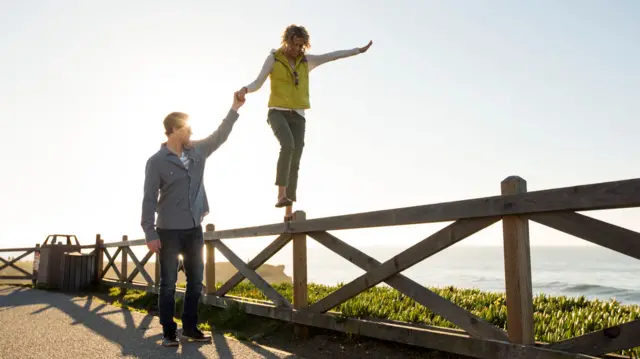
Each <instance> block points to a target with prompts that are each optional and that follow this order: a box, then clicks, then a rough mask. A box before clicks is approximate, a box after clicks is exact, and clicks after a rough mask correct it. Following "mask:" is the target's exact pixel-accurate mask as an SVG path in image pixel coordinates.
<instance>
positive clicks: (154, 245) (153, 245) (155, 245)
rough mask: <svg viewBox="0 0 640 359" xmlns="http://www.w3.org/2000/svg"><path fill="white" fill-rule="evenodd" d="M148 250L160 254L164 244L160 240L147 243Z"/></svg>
mask: <svg viewBox="0 0 640 359" xmlns="http://www.w3.org/2000/svg"><path fill="white" fill-rule="evenodd" d="M147 248H149V251H151V252H153V253H160V248H162V244H161V243H160V240H159V239H154V240H152V241H149V242H147Z"/></svg>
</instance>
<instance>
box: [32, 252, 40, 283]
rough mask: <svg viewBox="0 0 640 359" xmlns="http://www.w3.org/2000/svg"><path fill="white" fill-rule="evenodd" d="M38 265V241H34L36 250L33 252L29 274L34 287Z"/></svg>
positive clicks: (36, 280)
mask: <svg viewBox="0 0 640 359" xmlns="http://www.w3.org/2000/svg"><path fill="white" fill-rule="evenodd" d="M39 267H40V243H36V250H35V251H34V252H33V269H32V271H31V272H32V274H31V284H33V287H34V288H35V287H36V284H37V282H38V268H39Z"/></svg>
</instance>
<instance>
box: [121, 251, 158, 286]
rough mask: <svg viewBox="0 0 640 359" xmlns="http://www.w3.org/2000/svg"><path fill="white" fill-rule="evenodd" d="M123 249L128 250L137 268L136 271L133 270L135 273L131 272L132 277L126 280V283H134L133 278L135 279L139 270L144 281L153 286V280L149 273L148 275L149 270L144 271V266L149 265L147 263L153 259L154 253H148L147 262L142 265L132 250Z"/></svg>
mask: <svg viewBox="0 0 640 359" xmlns="http://www.w3.org/2000/svg"><path fill="white" fill-rule="evenodd" d="M122 248H124V250H126V251H127V254H129V256H130V257H131V261H132V262H133V264H134V265H135V266H136V268H135V270H133V271H132V272H131V275H130V276H129V277H128V278H126V281H127V282H130V281H132V280H133V278H135V276H136V275H137V273H136V270H137V271H138V272H140V274H142V277H143V278H144V280H146V281H147V283H149V284H153V278H151V276H150V275H149V273H147V270H146V269H144V265H145V264H146V263H147V262H146V261H148V260H149V258H151V256H152V255H153V253H152V252H148V253H147V255H145V259H146V261H145V262H143V263H141V262H140V261H139V260H138V257H136V255H135V254H134V253H133V251H132V250H131V248H129V247H122Z"/></svg>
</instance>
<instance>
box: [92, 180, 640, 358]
mask: <svg viewBox="0 0 640 359" xmlns="http://www.w3.org/2000/svg"><path fill="white" fill-rule="evenodd" d="M501 190H502V193H501V195H498V196H493V197H485V198H477V199H469V200H462V201H454V202H446V203H437V204H429V205H422V206H415V207H406V208H397V209H390V210H381V211H373V212H366V213H358V214H351V215H342V216H336V217H325V218H318V219H306V215H305V213H304V212H302V211H298V212H296V213H295V216H294V219H293V221H291V222H283V223H277V224H270V225H265V226H259V227H250V228H240V229H231V230H222V231H216V230H215V227H214V226H213V225H207V226H206V231H205V233H204V239H205V257H206V261H205V263H206V265H205V290H204V291H205V293H203V294H204V296H203V297H202V300H203V302H204V303H207V304H210V305H214V306H218V307H227V306H229V305H232V304H236V303H237V304H240V306H241V307H242V308H243V309H244V310H245V311H246V312H247V313H250V314H253V315H258V316H262V317H267V318H274V319H279V320H283V321H286V322H291V323H294V324H296V325H297V328H298V332H299V333H301V334H303V335H304V333H305V328H306V327H307V326H313V327H319V328H325V329H330V330H336V331H341V332H347V333H356V334H359V335H363V336H369V337H373V338H379V339H384V340H390V341H396V342H400V343H405V344H410V345H416V346H421V347H427V348H432V349H437V350H441V351H445V352H450V353H456V354H461V355H467V356H471V357H478V358H591V357H594V356H597V357H602V356H610V355H608V353H612V352H616V351H619V350H625V349H630V348H634V347H636V346H640V336H639V335H638V334H637V333H638V332H640V320H636V321H632V322H629V323H625V324H622V325H618V326H615V327H612V328H606V329H604V330H600V331H595V332H592V333H588V334H585V335H582V336H578V337H574V338H571V339H567V340H563V341H560V342H556V343H553V344H548V343H536V342H535V341H534V317H533V303H532V299H533V295H532V284H531V263H530V247H529V228H528V223H529V221H533V222H536V223H539V224H543V225H545V226H548V227H551V228H554V229H556V230H558V231H561V232H564V233H568V234H571V235H573V236H576V237H578V238H581V239H583V240H586V241H588V242H591V243H595V244H598V245H600V246H602V247H605V248H608V249H611V250H614V251H616V252H619V253H622V254H625V255H628V256H631V257H633V258H636V259H640V233H637V232H634V231H631V230H628V229H625V228H621V227H619V226H615V225H613V224H609V223H606V222H603V221H600V220H598V219H594V218H592V217H589V216H585V215H582V214H579V213H577V212H578V211H592V210H603V209H617V208H632V207H639V206H640V178H639V179H631V180H623V181H615V182H606V183H597V184H588V185H580V186H572V187H564V188H557V189H550V190H541V191H534V192H527V189H526V182H525V181H524V180H523V179H522V178H520V177H509V178H507V179H505V180H504V181H503V182H502V183H501ZM448 221H453V223H451V224H450V225H448V226H446V227H445V228H443V229H441V230H439V231H437V232H436V233H434V234H432V235H430V236H428V237H426V238H425V239H424V240H422V241H420V242H419V243H417V244H415V245H413V246H411V247H410V248H408V249H407V250H405V251H403V252H401V253H399V254H397V255H395V256H394V257H392V258H391V259H389V260H387V261H385V262H383V263H381V262H379V261H377V260H375V259H374V258H372V257H370V256H368V255H367V254H365V253H363V252H362V251H360V250H358V249H357V248H354V247H353V246H351V245H349V244H347V243H345V242H344V241H342V240H340V239H339V238H338V237H336V236H335V235H334V234H331V233H329V231H336V230H344V229H357V228H372V227H383V226H398V225H409V224H422V223H435V222H448ZM498 221H502V227H503V237H504V258H505V263H504V268H505V287H506V298H507V303H508V306H507V308H508V312H507V328H508V330H507V331H504V330H503V329H501V328H499V327H496V326H494V325H493V324H491V323H489V322H487V321H485V320H483V319H481V318H479V317H477V316H475V315H474V314H472V313H470V312H468V311H466V310H465V309H463V308H461V307H459V306H457V305H456V304H454V303H452V302H450V301H449V300H446V299H445V298H442V297H440V296H439V295H438V294H436V293H434V292H433V291H431V290H429V289H427V288H425V287H424V286H422V285H420V284H418V283H416V282H414V281H413V280H411V279H409V278H407V277H406V276H404V275H402V274H401V272H403V271H404V270H406V269H408V268H410V267H412V266H414V265H416V264H417V263H419V262H421V261H423V260H425V259H426V258H428V257H430V256H432V255H434V254H436V253H438V252H440V251H442V250H444V249H446V248H448V247H450V246H452V245H453V244H455V243H458V242H460V241H462V240H464V239H465V238H467V237H469V236H471V235H472V234H474V233H476V232H479V231H481V230H482V229H484V228H486V227H488V226H490V225H492V224H494V223H497V222H498ZM260 236H276V238H275V239H274V240H273V242H271V243H270V244H269V245H268V246H267V247H266V248H265V249H264V250H262V251H261V252H260V253H259V254H258V255H256V256H255V257H254V258H253V259H252V260H250V261H249V262H248V263H245V262H244V261H243V260H242V259H240V257H238V256H237V255H236V254H235V253H234V252H233V251H231V250H230V249H229V248H228V247H227V245H226V244H225V243H224V242H223V240H226V239H233V238H246V237H260ZM307 237H311V238H312V239H314V240H315V241H317V242H318V243H320V244H322V245H323V246H325V247H326V248H328V249H330V250H331V251H333V252H335V253H336V254H338V255H339V256H341V257H343V258H345V259H347V260H348V261H350V262H351V263H353V264H355V265H356V266H358V267H360V268H361V269H363V270H365V271H366V273H365V274H363V275H361V276H359V277H358V278H356V279H354V280H353V281H351V282H349V283H347V284H346V285H344V286H342V287H340V288H339V289H338V290H336V291H335V292H333V293H331V294H329V295H327V296H326V297H325V298H322V299H320V300H319V301H317V302H315V303H313V304H312V305H309V303H308V298H307V295H308V291H307V245H306V243H307ZM291 241H292V242H293V303H291V302H289V301H288V300H287V299H286V298H284V297H283V296H282V295H280V294H279V293H278V292H277V291H276V290H275V289H274V288H273V287H272V286H270V285H269V284H268V283H267V281H266V280H264V279H263V278H262V277H261V276H260V275H258V274H257V273H256V269H257V268H259V267H260V266H261V265H262V264H264V263H265V262H266V261H267V260H269V258H271V257H272V256H273V255H274V254H276V253H277V252H278V251H279V250H280V249H282V248H283V247H284V246H285V245H287V244H288V243H289V242H291ZM144 245H145V241H144V240H143V239H138V240H131V241H130V240H128V238H127V236H124V237H123V240H122V241H119V242H115V243H104V241H103V240H102V239H101V237H100V235H97V237H96V243H95V245H94V248H95V251H96V253H104V256H105V257H106V259H107V260H108V261H107V263H106V265H104V263H103V255H97V256H95V261H96V263H95V265H94V267H95V268H97V269H99V270H96V271H95V272H94V273H92V274H93V275H94V276H95V278H94V280H95V281H99V282H101V283H103V284H106V285H109V286H118V287H123V288H133V289H142V290H146V291H149V292H156V293H157V291H158V283H159V273H160V271H159V270H158V266H159V262H158V261H157V260H156V270H155V278H151V276H150V275H149V274H148V273H147V271H146V270H145V268H144V265H145V264H146V263H147V262H148V261H149V260H150V259H151V257H152V256H153V254H152V253H151V252H149V253H147V254H146V255H145V256H144V257H143V258H142V259H141V260H139V259H138V258H137V257H136V256H135V254H134V253H133V251H132V250H131V247H133V246H144ZM85 247H86V246H85ZM214 248H217V249H218V251H220V252H221V253H222V254H223V255H224V256H225V257H226V258H227V259H228V260H229V262H231V263H232V264H233V265H234V266H235V267H236V268H237V269H238V273H236V274H235V275H234V276H233V277H232V278H230V279H229V280H228V281H227V282H226V283H224V284H222V286H220V287H218V288H216V285H215V284H216V277H215V257H214V254H215V251H214ZM114 249H115V252H113V254H112V253H111V252H110V251H113V250H114ZM118 255H121V260H120V261H121V264H120V268H118V267H117V266H116V262H115V260H116V258H117V257H118ZM156 259H157V257H156ZM129 260H131V261H132V262H133V264H134V266H135V268H133V270H132V271H131V272H129V268H127V266H128V262H129ZM110 268H112V269H113V271H114V273H115V274H116V277H117V279H115V280H109V279H104V275H105V274H106V272H107V271H108V270H109V269H110ZM138 274H140V275H141V276H142V277H143V278H144V282H143V283H139V282H134V281H133V279H134V278H136V276H138ZM245 278H246V279H248V280H249V281H250V282H251V283H253V284H254V285H255V286H256V287H257V288H258V289H260V290H261V291H262V292H263V293H264V295H265V296H266V297H267V298H269V300H270V301H269V302H268V303H266V302H260V303H259V302H255V301H250V300H245V299H243V298H238V297H232V296H229V295H227V293H229V291H230V290H231V289H233V288H234V287H235V286H236V285H238V284H239V283H240V282H242V281H243V280H244V279H245ZM383 282H384V283H386V284H388V285H389V286H391V287H393V288H395V289H397V290H398V291H399V292H400V293H402V294H404V295H406V296H407V297H410V298H412V299H413V300H415V301H416V302H418V303H420V304H422V305H423V306H425V307H427V308H429V309H430V310H431V311H433V312H434V313H436V314H438V315H440V316H441V317H443V318H445V319H447V320H448V321H450V322H451V323H453V324H455V325H456V326H458V327H459V328H461V330H453V329H450V328H443V327H433V326H415V325H412V324H410V323H397V322H382V321H373V320H361V319H356V318H344V317H342V316H340V315H339V313H335V312H332V311H331V309H332V308H335V307H337V306H339V305H340V304H341V303H344V302H345V301H347V300H349V299H350V298H353V297H355V296H356V295H358V294H359V293H362V292H363V291H365V290H367V289H369V288H372V287H374V286H376V285H378V284H380V283H383ZM178 295H184V293H183V292H178Z"/></svg>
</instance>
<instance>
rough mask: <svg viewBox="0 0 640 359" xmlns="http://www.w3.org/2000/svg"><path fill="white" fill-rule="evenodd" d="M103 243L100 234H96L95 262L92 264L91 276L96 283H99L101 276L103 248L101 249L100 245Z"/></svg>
mask: <svg viewBox="0 0 640 359" xmlns="http://www.w3.org/2000/svg"><path fill="white" fill-rule="evenodd" d="M103 244H104V241H103V240H102V238H101V236H100V234H96V243H95V248H96V249H95V251H94V252H95V258H94V260H95V263H94V264H93V265H94V268H95V269H94V274H93V275H94V277H93V283H94V284H96V285H98V284H99V283H100V278H102V265H103V261H104V252H105V250H104V249H102V245H103Z"/></svg>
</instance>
